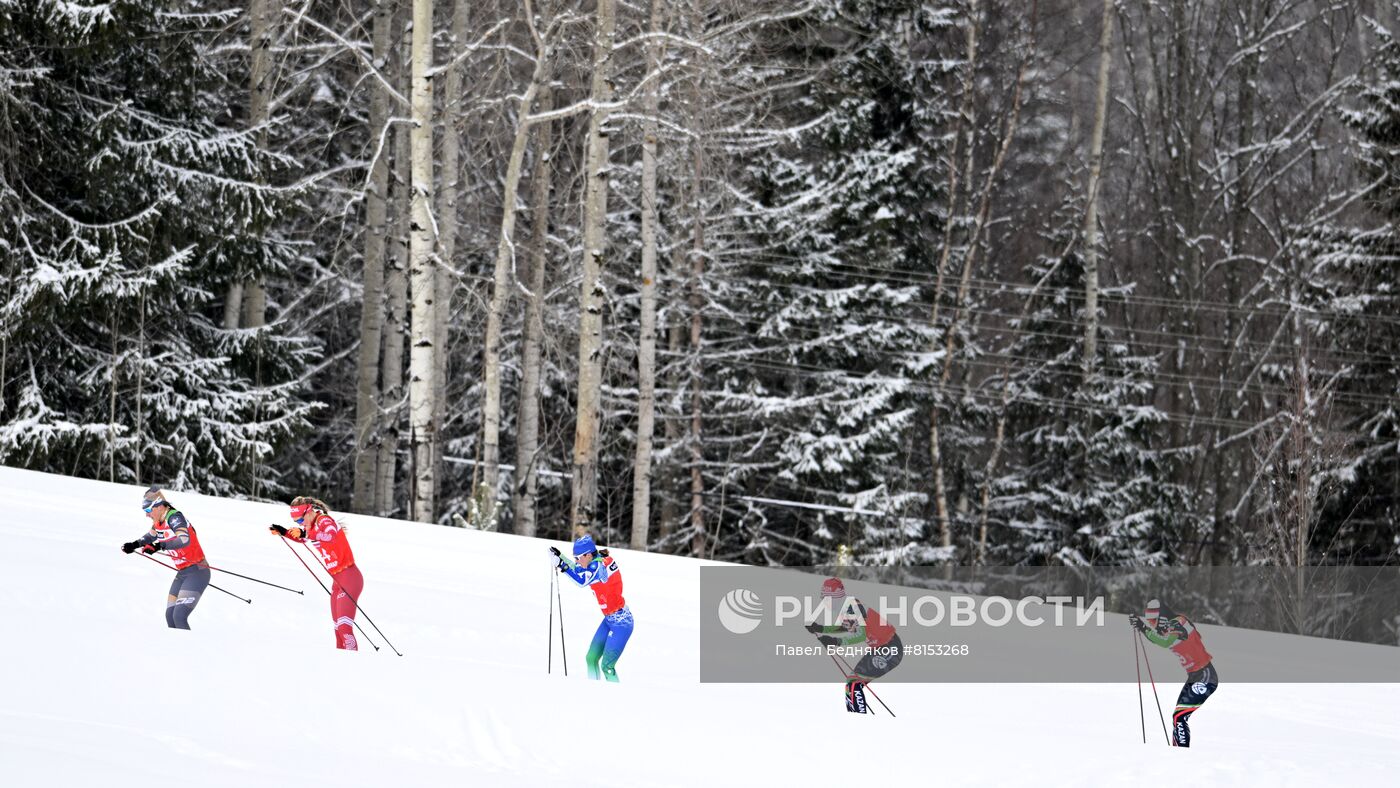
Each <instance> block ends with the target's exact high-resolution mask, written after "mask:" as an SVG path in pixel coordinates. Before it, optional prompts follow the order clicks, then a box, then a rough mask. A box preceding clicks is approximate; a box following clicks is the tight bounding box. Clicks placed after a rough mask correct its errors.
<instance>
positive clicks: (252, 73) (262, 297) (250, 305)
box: [224, 0, 282, 328]
mask: <svg viewBox="0 0 1400 788" xmlns="http://www.w3.org/2000/svg"><path fill="white" fill-rule="evenodd" d="M281 6H282V4H281V2H280V0H249V3H248V21H249V30H248V48H249V50H250V54H251V56H252V62H251V67H250V69H249V75H248V126H249V127H250V128H258V127H259V126H265V125H266V124H267V120H268V103H269V102H268V99H269V97H270V96H271V94H272V39H273V38H274V37H275V35H274V33H275V30H276V27H277V17H278V15H279V14H281V13H282V10H281ZM257 138H258V148H259V149H260V150H262V149H266V148H267V130H266V129H265V128H264V129H262V130H260V131H259V132H258V134H257ZM258 180H259V181H261V180H262V178H261V176H259V178H258ZM237 290H238V294H239V295H241V296H242V299H243V316H242V325H243V327H244V328H260V327H262V326H263V325H265V324H266V323H267V291H266V290H265V289H264V287H263V280H262V276H261V275H258V276H256V277H255V278H254V279H253V280H252V281H250V282H248V283H247V284H245V285H243V286H242V287H238V288H237ZM234 294H235V288H233V287H231V288H229V297H230V298H232V297H233V295H234ZM228 316H229V307H228V306H227V304H226V305H225V308H224V318H225V323H227V320H228Z"/></svg>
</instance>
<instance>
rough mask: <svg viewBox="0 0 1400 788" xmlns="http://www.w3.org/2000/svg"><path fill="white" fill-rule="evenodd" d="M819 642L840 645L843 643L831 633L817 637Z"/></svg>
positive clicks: (824, 644) (826, 644)
mask: <svg viewBox="0 0 1400 788" xmlns="http://www.w3.org/2000/svg"><path fill="white" fill-rule="evenodd" d="M817 642H818V643H820V644H822V645H823V646H839V645H841V641H840V640H837V639H836V638H834V637H832V636H831V635H822V636H821V637H819V638H817Z"/></svg>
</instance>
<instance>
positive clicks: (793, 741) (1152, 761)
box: [0, 468, 1400, 788]
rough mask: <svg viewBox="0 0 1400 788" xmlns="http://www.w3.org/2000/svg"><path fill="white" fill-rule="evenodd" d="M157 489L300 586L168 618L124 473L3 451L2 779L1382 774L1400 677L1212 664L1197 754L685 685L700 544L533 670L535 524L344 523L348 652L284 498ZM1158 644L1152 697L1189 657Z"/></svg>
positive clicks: (1057, 700) (243, 555)
mask: <svg viewBox="0 0 1400 788" xmlns="http://www.w3.org/2000/svg"><path fill="white" fill-rule="evenodd" d="M169 495H170V498H171V499H172V501H173V502H174V503H175V504H176V505H177V506H179V507H180V509H181V510H183V511H184V512H185V513H186V514H187V515H188V516H189V517H190V519H191V521H192V522H193V523H194V525H195V527H196V529H197V530H198V533H199V536H200V540H201V541H202V543H203V545H204V548H205V551H206V553H207V554H208V556H209V559H210V562H211V563H212V564H213V565H215V566H221V567H224V568H227V569H231V570H233V571H237V572H241V573H243V574H248V575H253V576H257V577H261V578H263V579H266V580H269V581H272V582H275V583H280V584H283V585H288V586H291V587H294V588H300V589H303V590H304V591H305V593H306V595H305V597H301V596H296V595H294V594H289V593H287V592H284V591H278V590H276V589H272V588H267V587H266V586H260V585H257V584H255V583H250V582H247V581H245V580H240V579H238V578H235V577H230V576H228V575H223V574H220V573H218V572H215V573H214V583H216V584H217V585H220V586H223V587H225V588H227V589H229V590H231V591H233V592H235V593H238V594H241V595H243V596H245V597H250V598H251V599H252V600H253V603H252V604H251V605H249V604H244V603H243V602H239V601H237V600H234V599H232V598H230V597H228V596H225V595H223V594H221V593H219V592H217V591H214V590H212V589H211V590H210V591H209V592H208V593H207V594H206V595H205V597H204V599H203V601H202V602H201V603H200V605H199V608H198V609H197V610H196V611H195V613H194V615H193V617H192V618H191V625H192V626H193V631H190V632H182V631H174V630H169V629H167V628H166V626H165V619H164V608H165V595H166V589H167V587H168V585H169V583H170V580H171V575H172V573H171V572H170V571H169V570H167V569H161V568H160V567H157V566H155V565H154V564H152V563H151V562H149V561H146V560H144V559H142V558H140V557H138V556H135V555H131V556H128V555H123V554H122V553H121V552H120V550H119V549H118V547H119V546H120V545H121V543H122V542H125V541H128V540H131V539H135V538H137V537H138V536H140V535H141V534H142V533H143V532H144V531H145V530H146V525H145V523H146V520H145V518H144V517H143V515H142V513H141V510H140V509H139V507H138V506H137V502H138V500H139V499H140V497H141V488H139V487H135V486H122V485H113V484H106V483H102V482H93V481H85V480H79V479H71V478H65V477H60V476H50V475H45V474H38V473H32V472H27V471H17V470H12V469H4V468H0V496H3V501H4V503H5V517H4V519H3V520H2V521H0V544H3V547H0V614H3V619H0V621H3V625H4V629H3V633H4V634H3V636H0V677H3V686H0V785H2V786H5V787H6V788H28V787H29V786H75V787H78V786H82V787H83V788H87V787H89V786H91V787H94V788H122V787H123V786H142V788H154V787H155V786H181V787H182V788H197V787H199V786H230V787H235V786H236V787H237V788H249V787H250V786H251V787H253V788H279V787H280V786H295V787H297V788H309V787H311V786H335V787H336V788H351V786H374V787H375V788H395V786H496V785H500V786H515V785H524V786H535V785H541V786H542V785H554V786H558V785H569V786H647V787H650V786H668V785H684V786H705V788H724V787H726V786H734V785H752V786H765V788H772V787H773V786H791V788H805V787H806V786H817V785H847V786H849V785H863V786H872V787H878V788H897V787H898V786H904V785H919V786H928V785H948V786H954V785H956V786H961V785H989V786H1010V785H1034V786H1043V785H1108V786H1132V785H1160V784H1166V783H1169V784H1181V785H1190V786H1193V788H1194V786H1201V785H1223V784H1236V785H1260V786H1282V785H1393V784H1394V780H1395V773H1396V771H1395V770H1396V766H1397V764H1400V755H1397V753H1400V714H1397V713H1396V708H1397V706H1400V687H1397V686H1395V685H1346V684H1311V685H1298V686H1277V685H1260V684H1254V685H1247V684H1231V683H1229V675H1230V674H1229V670H1228V667H1227V665H1228V655H1219V654H1217V655H1216V657H1217V661H1218V662H1219V663H1220V665H1221V673H1222V677H1223V678H1224V680H1225V682H1226V683H1225V684H1223V685H1222V686H1221V687H1220V689H1219V691H1218V692H1217V693H1216V694H1215V696H1214V697H1213V698H1211V700H1210V701H1209V702H1208V703H1207V704H1206V705H1205V707H1204V708H1203V709H1202V710H1201V711H1199V712H1197V714H1196V716H1195V719H1194V720H1193V724H1192V730H1193V734H1194V738H1195V745H1196V746H1195V747H1193V748H1192V749H1190V750H1175V749H1169V748H1167V747H1166V746H1165V744H1164V743H1163V737H1162V732H1161V728H1160V724H1159V723H1158V722H1157V721H1156V720H1155V719H1154V718H1153V717H1152V716H1151V714H1152V712H1153V709H1152V697H1151V694H1150V692H1149V693H1148V694H1147V696H1146V698H1147V704H1148V712H1149V717H1148V722H1147V724H1148V726H1149V727H1148V741H1149V743H1148V744H1147V745H1144V744H1142V743H1141V738H1140V737H1141V733H1140V731H1139V723H1138V709H1137V705H1138V701H1137V689H1136V686H1135V685H1133V684H1126V685H1107V684H1104V685H948V686H944V685H913V684H890V685H877V689H878V690H879V692H880V695H881V696H882V697H883V698H884V699H885V701H886V702H888V703H889V704H890V706H891V707H892V708H893V709H894V711H895V713H897V714H898V715H899V717H898V719H890V718H889V717H886V716H875V717H864V716H858V715H853V714H848V713H846V711H845V710H844V705H843V703H842V690H841V686H840V684H839V682H838V681H837V680H836V679H837V677H836V676H833V681H832V683H831V684H830V685H829V686H821V685H702V684H700V683H699V682H698V680H697V677H698V672H699V663H698V659H697V657H696V653H695V652H696V647H697V638H698V635H697V622H698V618H699V615H700V613H699V610H698V609H697V608H698V603H697V590H698V575H699V572H698V567H699V566H700V564H699V562H697V561H692V560H687V559H680V558H673V557H668V556H653V555H638V554H635V553H632V552H630V551H626V550H616V551H614V555H615V556H616V557H617V560H618V564H619V567H620V568H621V570H622V573H623V577H624V578H625V581H626V590H627V599H628V602H629V604H630V605H631V607H632V610H633V611H634V613H635V614H636V620H637V628H636V633H635V634H634V635H633V637H632V641H631V643H630V645H629V646H628V648H627V652H626V654H625V655H624V656H623V658H622V660H621V661H620V662H619V664H618V672H619V675H620V676H621V678H622V683H621V684H616V685H609V684H604V683H601V682H590V681H588V680H586V679H585V678H583V675H582V674H583V670H584V666H583V654H584V651H585V650H586V647H587V642H588V639H589V637H590V636H591V635H592V632H593V629H594V628H595V627H596V626H597V624H598V620H599V613H598V610H597V607H596V605H595V604H594V602H593V595H592V594H591V593H588V592H586V591H584V590H582V589H578V588H574V587H565V588H563V590H564V591H565V596H564V615H565V619H566V620H565V630H566V633H567V636H568V649H569V668H570V675H569V677H568V678H564V677H563V676H562V675H559V664H558V659H559V657H558V653H557V652H556V654H555V675H546V673H545V656H546V649H545V645H546V643H545V641H546V627H547V625H548V611H547V609H546V602H547V600H548V598H549V585H548V582H549V577H550V571H551V570H550V565H549V560H548V556H547V554H546V552H545V548H546V546H547V545H548V544H549V542H546V541H544V540H538V539H525V538H520V537H516V536H510V535H506V534H489V533H479V532H473V531H463V530H459V529H455V528H445V527H439V526H427V525H416V524H410V523H401V522H395V521H389V520H380V519H376V518H370V517H362V516H356V515H349V516H346V517H344V518H343V519H342V521H343V522H345V523H346V525H347V526H348V533H349V536H350V540H351V544H352V546H353V548H354V551H355V555H356V559H357V562H358V564H359V565H360V566H361V567H362V569H363V572H364V575H365V581H366V584H365V592H364V596H363V598H362V602H363V604H364V608H365V610H366V611H367V612H368V613H369V615H370V616H371V617H372V618H373V619H374V620H375V622H376V623H378V624H379V626H380V627H382V628H383V629H384V631H385V632H386V633H387V634H388V635H389V637H390V638H391V639H392V640H393V642H394V644H395V645H396V646H398V648H399V649H400V650H401V651H402V652H403V653H404V656H403V657H396V656H394V654H393V653H391V652H390V651H389V650H388V648H387V647H384V645H383V642H382V641H380V640H379V637H378V636H377V635H375V634H374V631H373V630H372V629H370V628H369V627H368V626H367V625H366V627H365V628H366V629H367V630H369V632H370V635H371V636H372V637H374V638H375V639H376V640H377V641H379V642H380V645H381V647H383V650H382V651H380V652H378V653H376V652H374V651H372V650H370V649H369V648H368V645H367V644H365V649H366V650H365V651H362V652H360V653H346V652H340V651H337V650H335V648H334V638H333V636H332V628H331V621H330V614H329V610H328V603H327V601H326V598H325V594H324V592H323V591H322V590H321V589H320V588H319V587H317V586H316V584H315V583H314V582H313V581H312V579H311V578H310V576H308V575H307V573H306V570H305V569H303V568H302V566H301V565H300V564H298V563H297V562H296V561H295V560H294V559H293V557H292V556H291V555H290V554H289V553H288V551H287V548H286V547H284V546H283V545H282V544H281V543H280V542H279V540H278V539H277V538H275V537H273V536H272V535H270V534H269V533H268V532H267V525H268V523H270V522H274V521H276V522H281V523H284V524H286V519H285V518H286V511H287V510H286V507H284V506H275V505H267V504H256V503H247V502H241V501H230V500H223V499H217V498H209V497H203V496H199V495H193V494H187V493H180V492H178V491H171V492H170V493H169ZM361 623H362V624H363V623H365V622H363V620H362V622H361ZM556 626H557V624H556ZM1123 646H1124V652H1123V659H1124V660H1127V659H1130V658H1131V654H1130V652H1129V649H1128V647H1129V638H1128V637H1127V636H1126V635H1125V636H1124V638H1123ZM556 647H557V644H556ZM1153 657H1154V663H1153V664H1154V670H1155V672H1156V675H1157V679H1158V684H1159V690H1160V691H1161V693H1162V700H1163V703H1164V704H1170V703H1172V702H1173V701H1174V699H1175V695H1176V691H1177V689H1178V688H1179V686H1180V682H1181V679H1182V676H1181V671H1180V669H1179V668H1178V667H1177V666H1176V665H1175V664H1174V661H1172V660H1171V659H1170V657H1169V656H1168V655H1166V654H1165V653H1164V652H1158V653H1155V654H1154V655H1153ZM1317 671H1318V672H1317V676H1318V679H1320V680H1331V679H1336V678H1338V677H1342V676H1345V671H1346V667H1345V665H1319V666H1318V669H1317ZM872 703H873V700H872ZM1168 711H1170V708H1169V707H1168Z"/></svg>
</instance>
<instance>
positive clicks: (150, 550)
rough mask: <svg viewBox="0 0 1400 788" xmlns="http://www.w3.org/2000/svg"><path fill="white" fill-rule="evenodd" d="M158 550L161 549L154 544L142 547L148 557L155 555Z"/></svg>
mask: <svg viewBox="0 0 1400 788" xmlns="http://www.w3.org/2000/svg"><path fill="white" fill-rule="evenodd" d="M158 550H160V548H159V547H156V546H155V545H154V544H148V545H142V546H141V552H143V553H145V554H146V555H150V554H151V553H154V552H156V551H158Z"/></svg>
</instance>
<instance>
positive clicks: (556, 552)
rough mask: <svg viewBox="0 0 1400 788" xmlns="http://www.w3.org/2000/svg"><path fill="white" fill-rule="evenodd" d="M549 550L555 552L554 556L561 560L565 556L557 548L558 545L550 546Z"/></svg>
mask: <svg viewBox="0 0 1400 788" xmlns="http://www.w3.org/2000/svg"><path fill="white" fill-rule="evenodd" d="M549 552H551V553H554V557H555V558H558V559H559V560H561V561H562V560H564V556H563V555H562V554H560V552H559V548H557V547H551V548H549Z"/></svg>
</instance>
